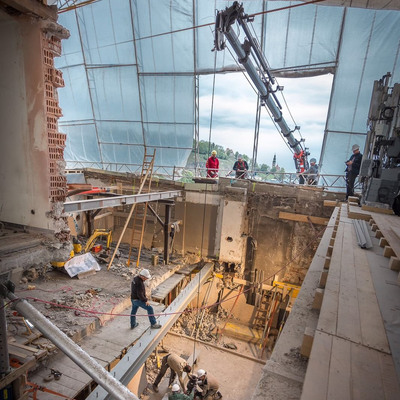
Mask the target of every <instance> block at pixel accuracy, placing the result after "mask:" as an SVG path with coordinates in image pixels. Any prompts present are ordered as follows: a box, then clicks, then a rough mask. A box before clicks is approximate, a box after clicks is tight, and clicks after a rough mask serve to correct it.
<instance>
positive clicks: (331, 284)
mask: <svg viewBox="0 0 400 400" xmlns="http://www.w3.org/2000/svg"><path fill="white" fill-rule="evenodd" d="M338 233H339V234H338V236H337V239H336V240H335V245H334V246H333V252H332V257H331V262H330V265H329V274H328V279H327V281H326V285H325V290H324V298H323V300H322V306H321V311H320V314H319V319H318V326H317V329H319V330H321V331H323V332H328V333H331V334H334V335H335V334H336V330H337V315H338V296H339V282H340V270H341V268H340V267H341V255H342V246H343V224H340V225H339V227H338Z"/></svg>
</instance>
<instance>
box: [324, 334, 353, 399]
mask: <svg viewBox="0 0 400 400" xmlns="http://www.w3.org/2000/svg"><path fill="white" fill-rule="evenodd" d="M350 348H351V343H350V342H349V341H348V340H343V339H340V338H338V337H333V338H332V354H331V363H330V368H329V381H328V382H329V383H328V396H327V399H328V400H352V397H351V380H350V378H351V375H350V371H351V358H350Z"/></svg>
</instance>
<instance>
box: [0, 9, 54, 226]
mask: <svg viewBox="0 0 400 400" xmlns="http://www.w3.org/2000/svg"><path fill="white" fill-rule="evenodd" d="M0 54H1V56H0V71H1V77H0V79H1V97H0V120H1V125H0V160H1V170H0V220H2V221H6V222H11V223H15V224H21V225H27V226H31V227H36V228H40V229H46V230H47V229H49V230H53V228H54V226H53V220H52V219H51V218H48V217H47V216H46V213H47V212H48V211H50V204H49V171H48V165H47V164H48V161H47V160H48V146H47V133H46V130H45V127H46V119H45V118H46V115H45V98H44V78H43V76H44V75H43V73H44V72H43V66H42V60H41V30H40V27H39V23H38V22H37V20H35V19H33V18H27V17H23V16H19V17H12V16H10V15H8V14H6V13H4V12H3V11H2V10H0Z"/></svg>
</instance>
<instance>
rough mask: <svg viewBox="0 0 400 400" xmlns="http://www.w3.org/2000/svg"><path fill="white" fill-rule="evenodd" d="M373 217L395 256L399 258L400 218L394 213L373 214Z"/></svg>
mask: <svg viewBox="0 0 400 400" xmlns="http://www.w3.org/2000/svg"><path fill="white" fill-rule="evenodd" d="M373 218H374V220H375V223H376V224H377V225H378V228H379V230H380V231H381V232H382V234H383V237H384V238H385V239H386V240H387V241H388V243H389V246H390V247H391V248H392V249H393V251H394V253H395V254H396V257H399V258H400V237H399V235H400V218H399V217H398V216H396V215H385V214H374V216H373Z"/></svg>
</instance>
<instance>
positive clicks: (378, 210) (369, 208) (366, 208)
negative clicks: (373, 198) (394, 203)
mask: <svg viewBox="0 0 400 400" xmlns="http://www.w3.org/2000/svg"><path fill="white" fill-rule="evenodd" d="M361 210H363V211H372V212H376V213H379V214H388V215H394V212H393V210H391V209H387V208H380V207H372V206H367V205H365V204H364V205H362V206H361Z"/></svg>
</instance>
